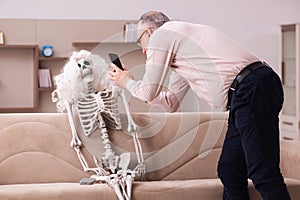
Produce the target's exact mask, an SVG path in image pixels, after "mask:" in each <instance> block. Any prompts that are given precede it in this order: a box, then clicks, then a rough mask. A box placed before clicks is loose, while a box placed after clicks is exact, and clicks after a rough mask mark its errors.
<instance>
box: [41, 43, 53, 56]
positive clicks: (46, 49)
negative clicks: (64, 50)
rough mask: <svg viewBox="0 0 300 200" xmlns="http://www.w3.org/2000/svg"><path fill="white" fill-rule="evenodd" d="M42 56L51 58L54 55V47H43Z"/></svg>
mask: <svg viewBox="0 0 300 200" xmlns="http://www.w3.org/2000/svg"><path fill="white" fill-rule="evenodd" d="M42 55H43V56H45V57H51V56H52V55H53V46H52V45H43V46H42Z"/></svg>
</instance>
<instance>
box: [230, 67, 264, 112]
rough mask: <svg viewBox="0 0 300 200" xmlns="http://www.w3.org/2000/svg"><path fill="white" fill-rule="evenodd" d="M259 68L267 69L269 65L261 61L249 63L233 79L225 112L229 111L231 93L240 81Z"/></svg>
mask: <svg viewBox="0 0 300 200" xmlns="http://www.w3.org/2000/svg"><path fill="white" fill-rule="evenodd" d="M261 67H269V65H268V64H267V63H265V62H262V61H257V62H254V63H251V64H249V65H247V66H246V67H245V68H244V69H242V71H241V72H240V73H239V74H238V75H237V76H236V77H235V79H234V80H233V82H232V84H231V86H230V89H229V91H228V102H227V106H226V108H227V110H229V109H230V104H231V99H232V94H233V92H234V91H235V90H236V89H237V87H238V86H239V84H240V83H241V82H242V80H243V79H244V78H245V77H246V76H248V75H249V74H250V73H252V72H254V71H255V70H257V69H259V68H261Z"/></svg>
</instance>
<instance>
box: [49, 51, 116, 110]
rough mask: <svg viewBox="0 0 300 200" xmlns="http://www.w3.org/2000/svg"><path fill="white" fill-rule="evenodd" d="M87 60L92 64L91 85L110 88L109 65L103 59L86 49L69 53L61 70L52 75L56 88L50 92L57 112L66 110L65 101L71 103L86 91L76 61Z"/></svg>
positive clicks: (98, 88) (85, 84)
mask: <svg viewBox="0 0 300 200" xmlns="http://www.w3.org/2000/svg"><path fill="white" fill-rule="evenodd" d="M81 59H84V60H89V62H91V65H92V76H93V78H92V80H93V87H94V88H95V90H96V91H101V90H103V89H107V88H110V87H111V86H112V85H111V82H110V80H109V75H108V72H109V67H108V65H107V64H106V63H105V61H104V59H103V58H101V57H100V56H98V55H94V54H92V53H90V52H89V51H86V50H81V51H79V52H77V51H74V52H72V53H71V55H70V57H69V60H68V61H67V63H66V64H65V66H64V67H63V69H62V72H61V73H60V74H58V75H57V76H55V77H54V83H55V85H56V90H54V91H53V92H52V101H53V102H56V107H57V110H58V111H59V112H64V111H65V110H66V107H65V103H70V104H72V103H73V99H78V98H80V97H84V96H85V95H86V94H87V92H88V85H87V83H86V82H84V81H82V75H81V69H80V68H79V67H78V61H79V60H81Z"/></svg>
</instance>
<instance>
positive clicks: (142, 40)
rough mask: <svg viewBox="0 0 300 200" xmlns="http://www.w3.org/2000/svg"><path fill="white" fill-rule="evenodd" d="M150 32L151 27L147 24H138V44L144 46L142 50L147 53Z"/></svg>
mask: <svg viewBox="0 0 300 200" xmlns="http://www.w3.org/2000/svg"><path fill="white" fill-rule="evenodd" d="M150 33H151V32H150V29H149V27H148V26H147V25H146V24H141V23H139V24H138V30H137V42H138V45H140V46H141V47H142V51H143V53H144V54H146V53H147V47H148V43H149V38H150Z"/></svg>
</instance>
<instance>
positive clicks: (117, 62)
mask: <svg viewBox="0 0 300 200" xmlns="http://www.w3.org/2000/svg"><path fill="white" fill-rule="evenodd" d="M108 56H109V59H110V61H111V62H112V63H114V64H115V65H116V66H117V67H118V68H119V69H120V70H122V71H124V68H123V67H122V64H121V61H120V58H119V56H118V55H117V54H115V53H109V54H108Z"/></svg>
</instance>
